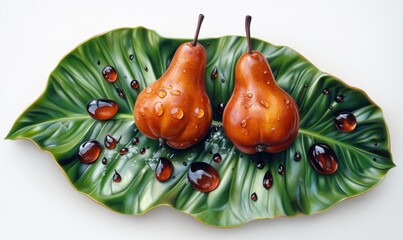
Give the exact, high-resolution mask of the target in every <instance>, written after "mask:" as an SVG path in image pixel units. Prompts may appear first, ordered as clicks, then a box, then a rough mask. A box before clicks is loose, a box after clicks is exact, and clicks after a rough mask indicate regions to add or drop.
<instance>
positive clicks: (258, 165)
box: [256, 161, 264, 169]
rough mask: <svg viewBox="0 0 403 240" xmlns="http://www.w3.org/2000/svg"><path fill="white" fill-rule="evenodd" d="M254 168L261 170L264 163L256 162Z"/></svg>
mask: <svg viewBox="0 0 403 240" xmlns="http://www.w3.org/2000/svg"><path fill="white" fill-rule="evenodd" d="M256 167H257V168H258V169H263V168H264V162H262V161H258V162H257V164H256Z"/></svg>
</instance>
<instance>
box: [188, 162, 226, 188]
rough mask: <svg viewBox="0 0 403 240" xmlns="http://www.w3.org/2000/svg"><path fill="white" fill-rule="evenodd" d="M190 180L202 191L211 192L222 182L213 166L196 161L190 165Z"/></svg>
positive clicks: (194, 186)
mask: <svg viewBox="0 0 403 240" xmlns="http://www.w3.org/2000/svg"><path fill="white" fill-rule="evenodd" d="M187 177H188V180H189V182H190V184H192V186H193V188H195V189H196V190H198V191H200V192H211V191H213V190H214V189H216V188H217V186H218V184H219V183H220V176H219V175H218V172H217V170H215V168H214V167H213V166H211V165H210V164H208V163H205V162H194V163H192V164H191V165H190V167H189V170H188V173H187Z"/></svg>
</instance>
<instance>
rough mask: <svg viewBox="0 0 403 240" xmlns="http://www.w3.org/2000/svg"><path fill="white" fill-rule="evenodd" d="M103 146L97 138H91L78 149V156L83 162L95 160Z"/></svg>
mask: <svg viewBox="0 0 403 240" xmlns="http://www.w3.org/2000/svg"><path fill="white" fill-rule="evenodd" d="M101 151H102V147H101V144H99V142H98V141H96V140H89V141H86V142H84V143H82V144H81V145H80V148H79V149H78V158H79V159H80V161H81V162H82V163H93V162H95V161H96V160H97V159H98V157H99V154H101Z"/></svg>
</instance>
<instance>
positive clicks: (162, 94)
mask: <svg viewBox="0 0 403 240" xmlns="http://www.w3.org/2000/svg"><path fill="white" fill-rule="evenodd" d="M157 95H158V97H160V98H164V97H165V96H166V95H167V91H165V90H164V89H160V90H158V92H157Z"/></svg>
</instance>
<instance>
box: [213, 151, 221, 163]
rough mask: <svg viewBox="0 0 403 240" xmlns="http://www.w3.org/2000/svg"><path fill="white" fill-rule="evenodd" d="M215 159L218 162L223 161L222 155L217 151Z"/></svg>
mask: <svg viewBox="0 0 403 240" xmlns="http://www.w3.org/2000/svg"><path fill="white" fill-rule="evenodd" d="M213 161H214V162H216V163H220V162H221V161H222V157H221V155H220V154H219V153H215V154H214V155H213Z"/></svg>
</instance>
